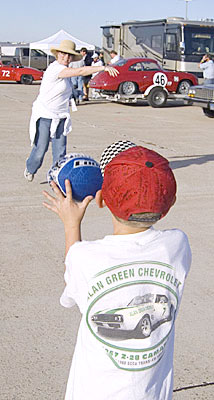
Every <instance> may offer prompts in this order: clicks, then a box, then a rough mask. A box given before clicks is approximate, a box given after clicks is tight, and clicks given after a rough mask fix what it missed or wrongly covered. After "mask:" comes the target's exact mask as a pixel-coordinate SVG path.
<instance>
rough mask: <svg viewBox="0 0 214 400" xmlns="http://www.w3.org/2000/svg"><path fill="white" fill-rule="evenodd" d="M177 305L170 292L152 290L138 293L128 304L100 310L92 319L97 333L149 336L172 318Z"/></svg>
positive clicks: (109, 335)
mask: <svg viewBox="0 0 214 400" xmlns="http://www.w3.org/2000/svg"><path fill="white" fill-rule="evenodd" d="M174 313H175V308H174V306H173V304H172V303H171V301H170V300H169V299H168V297H167V296H165V295H162V294H152V293H148V294H145V295H143V296H136V297H134V298H133V299H132V301H131V302H130V303H129V304H128V305H127V306H126V307H121V308H116V309H111V310H104V311H99V312H97V313H95V314H94V315H92V317H91V320H92V322H93V323H94V324H96V325H97V333H98V334H100V335H101V336H104V337H111V338H117V339H123V340H125V339H131V338H134V339H145V338H147V337H149V336H150V335H151V333H152V331H154V330H155V329H157V328H158V327H159V326H160V325H161V324H163V323H165V322H168V321H171V320H172V319H173V317H174Z"/></svg>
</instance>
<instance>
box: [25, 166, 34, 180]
mask: <svg viewBox="0 0 214 400" xmlns="http://www.w3.org/2000/svg"><path fill="white" fill-rule="evenodd" d="M24 177H25V179H27V181H28V182H32V180H33V178H34V174H31V173H30V172H29V171H28V170H27V168H25V170H24Z"/></svg>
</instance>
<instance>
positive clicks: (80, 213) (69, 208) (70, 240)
mask: <svg viewBox="0 0 214 400" xmlns="http://www.w3.org/2000/svg"><path fill="white" fill-rule="evenodd" d="M51 186H52V188H53V190H54V193H55V194H56V197H53V196H51V195H50V194H49V193H48V192H46V191H44V192H43V195H44V196H45V197H46V199H47V200H49V201H50V202H51V204H49V203H46V202H43V205H44V206H45V207H46V208H47V209H48V210H51V211H53V212H55V213H56V214H57V215H58V216H59V218H60V219H61V220H62V222H63V224H64V230H65V256H66V255H67V253H68V250H69V248H70V246H72V244H74V243H75V242H77V241H80V240H81V221H82V219H83V217H84V214H85V210H86V208H87V206H88V205H89V203H90V202H91V200H92V199H93V196H87V197H85V199H84V200H83V201H82V202H81V203H76V202H75V201H74V200H73V199H72V189H71V185H70V182H69V180H67V179H66V181H65V188H66V197H65V196H64V195H63V193H62V192H61V190H60V189H59V188H58V186H57V185H56V184H55V183H54V182H52V183H51Z"/></svg>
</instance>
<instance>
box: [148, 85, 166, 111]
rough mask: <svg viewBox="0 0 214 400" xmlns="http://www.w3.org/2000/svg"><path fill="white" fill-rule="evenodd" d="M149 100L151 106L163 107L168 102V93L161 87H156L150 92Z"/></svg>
mask: <svg viewBox="0 0 214 400" xmlns="http://www.w3.org/2000/svg"><path fill="white" fill-rule="evenodd" d="M147 100H148V103H149V105H150V106H151V107H154V108H158V107H163V106H164V105H165V104H166V100H167V93H166V92H165V90H163V89H162V88H160V87H158V88H154V89H152V90H151V92H150V93H149V94H148V97H147Z"/></svg>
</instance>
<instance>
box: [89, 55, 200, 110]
mask: <svg viewBox="0 0 214 400" xmlns="http://www.w3.org/2000/svg"><path fill="white" fill-rule="evenodd" d="M113 66H114V67H115V68H116V69H117V70H118V71H119V72H120V73H119V75H117V77H111V76H110V75H109V74H108V73H107V72H100V73H99V74H97V75H96V76H95V77H94V78H93V79H91V80H90V87H91V88H92V89H96V90H98V91H99V93H100V95H101V96H102V97H107V98H109V99H113V100H120V99H122V98H127V99H128V98H136V99H140V98H141V99H146V100H148V102H149V104H150V105H151V106H152V107H162V106H163V105H164V104H165V103H166V100H167V97H168V95H169V93H178V94H183V95H185V94H187V93H188V89H189V87H190V86H192V85H197V84H198V79H197V78H196V76H195V75H193V74H190V73H188V72H175V71H166V70H164V69H162V68H161V67H160V65H159V64H158V63H157V61H155V60H153V59H150V58H129V59H121V60H119V61H118V62H117V63H115V64H114V65H113Z"/></svg>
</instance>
